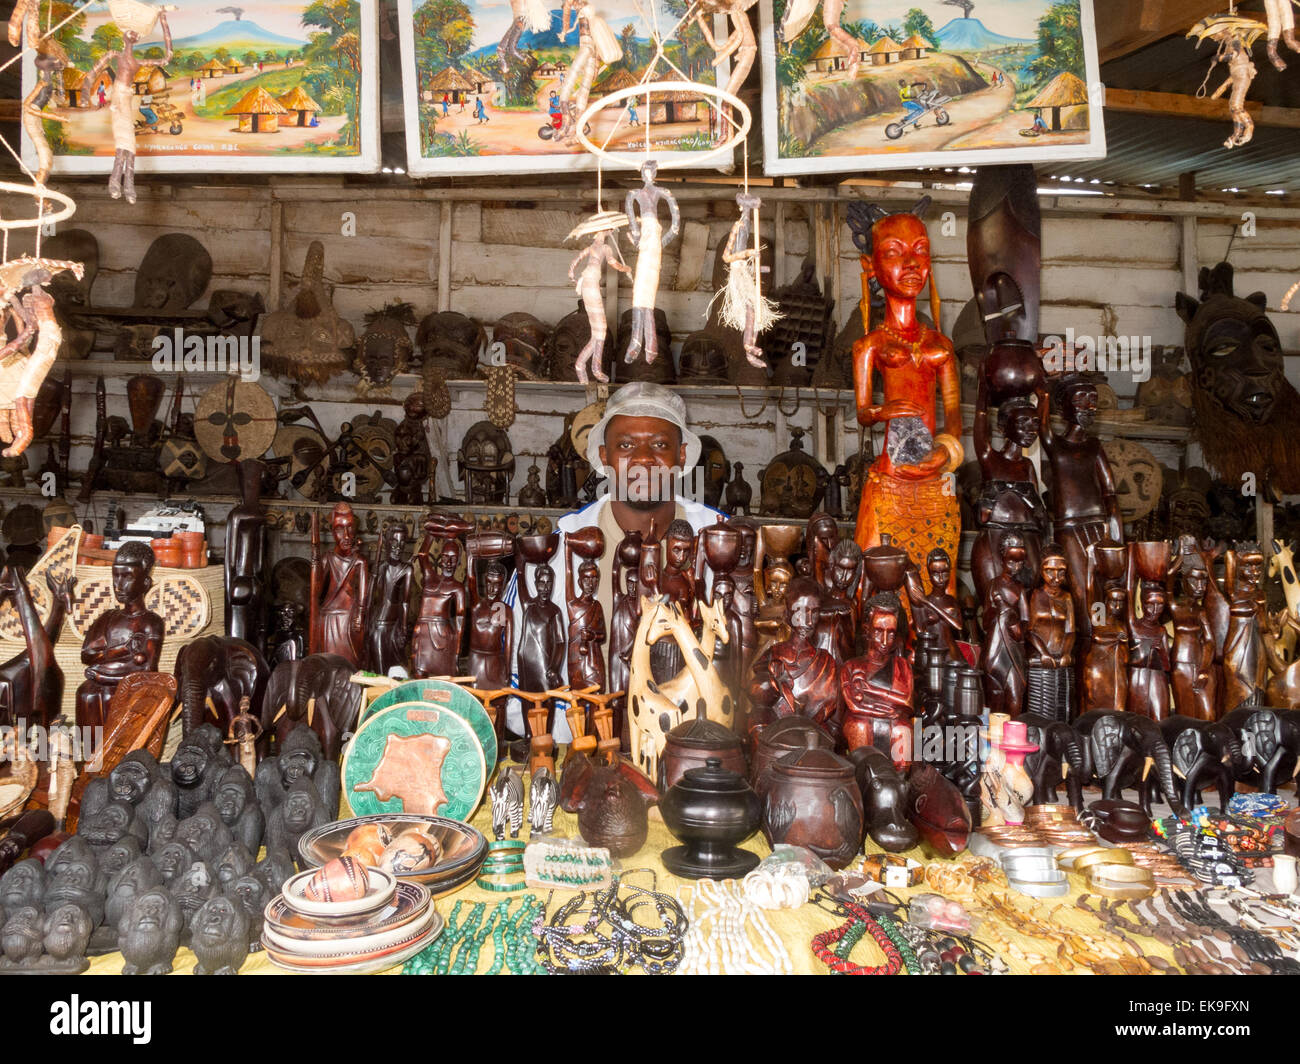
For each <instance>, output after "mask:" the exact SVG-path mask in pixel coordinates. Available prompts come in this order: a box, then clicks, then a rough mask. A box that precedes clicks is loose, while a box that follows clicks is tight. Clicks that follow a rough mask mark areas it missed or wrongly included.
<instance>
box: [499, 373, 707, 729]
mask: <svg viewBox="0 0 1300 1064" xmlns="http://www.w3.org/2000/svg"><path fill="white" fill-rule="evenodd" d="M699 457H700V438H699V436H697V435H696V434H695V433H694V432H692V431H691V430H690V429H689V428H687V427H686V403H685V402H684V401H683V400H682V398H681V396H679V395H677V393H675V392H673V391H672V390H670V389H668V388H665V387H664V386H663V385H662V384H652V383H649V382H643V381H634V382H633V383H631V384H625V385H623V387H622V388H620V389H619V390H618V391H616V392H615V393H614V394H613V395H611V396H610V398H609V402H608V403H607V404H606V405H605V414H604V416H603V417H602V418H601V419H600V420H599V421H598V422H596V424H595V425H594V426H592V429H591V434H590V435H589V436H588V437H587V461H588V462H589V463H590V464H591V468H592V469H593V470H595V472H596V474H597V475H598V476H601V477H604V478H605V482H604V485H603V487H604V491H603V492H602V493H601V495H600V496H599V497H598V498H597V499H596V501H595V502H593V503H590V504H588V505H587V506H584V507H583V508H582V509H581V510H575V511H574V512H573V513H569V514H565V515H564V516H563V517H561V518H560V519H559V520H558V521H557V522H556V530H557V531H558V532H559V533H560V546H559V549H558V550H557V551H556V552H555V557H554V558H553V559H552V560H551V569H552V570H553V572H554V574H555V584H554V587H555V592H554V595H555V602H556V604H557V605H558V606H559V607H560V608H561V609H562V610H563V609H564V608H565V603H564V587H565V582H564V563H565V537H566V536H567V535H568V534H569V533H571V532H576V531H578V530H579V529H581V528H589V527H591V526H595V527H597V528H599V529H600V530H601V531H602V532H604V534H605V553H604V555H603V556H602V557H601V558H600V560H599V564H600V585H599V587H598V589H597V592H596V598H597V601H599V602H600V604H601V607H602V609H603V610H604V611H605V623H606V625H607V626H608V624H609V620H610V618H611V617H612V616H613V608H614V586H613V581H614V576H613V574H614V551H615V550H616V549H617V548H618V545H619V543H620V542H621V541H622V539H623V537H624V536H625V535H627V533H629V532H640V533H641V536H642V539H643V540H644V541H645V542H656V541H658V540H661V539H663V536H664V533H665V532H666V531H667V530H668V526H669V525H671V524H672V523H673V522H674V521H678V520H680V521H685V522H686V523H687V524H689V525H690V526H691V529H692V530H693V531H695V532H699V531H700V530H701V529H703V528H705V527H707V526H708V525H712V524H714V523H716V522H717V521H718V519H719V518H722V519H724V520H725V519H726V515H725V514H723V513H721V511H719V510H715V509H714V508H713V507H711V506H706V505H705V504H704V503H701V502H695V501H693V500H692V499H689V498H684V497H682V496H679V495H678V484H679V481H682V480H684V479H686V478H688V477H690V476H691V474H692V471H693V470H694V469H695V463H696V462H697V461H698V459H699ZM577 561H579V559H575V564H576V562H577ZM531 575H532V574H530V577H531ZM574 580H575V585H576V582H577V573H576V572H575V574H574ZM506 601H507V602H509V603H510V604H511V605H512V606H513V608H514V610H515V630H516V631H518V630H519V626H520V625H521V624H522V612H523V609H522V604H521V602H520V601H519V594H518V589H517V588H516V587H515V584H514V581H513V580H512V581H511V585H510V588H509V591H508V592H507V594H506ZM512 665H513V663H512ZM509 723H510V725H511V727H512V729H513V730H515V731H522V730H523V722H522V716H521V715H520V710H519V708H518V706H517V704H514V703H513V700H512V705H511V708H510V714H509ZM555 732H556V739H557V741H559V742H566V741H567V740H568V738H569V734H568V727H567V722H566V721H565V720H564V718H563V716H562V715H557V717H556V723H555ZM561 733H562V734H561Z"/></svg>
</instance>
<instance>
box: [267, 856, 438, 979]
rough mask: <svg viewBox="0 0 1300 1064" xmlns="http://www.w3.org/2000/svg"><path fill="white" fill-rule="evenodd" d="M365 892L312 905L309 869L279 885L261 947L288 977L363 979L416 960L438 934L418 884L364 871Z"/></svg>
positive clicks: (429, 905)
mask: <svg viewBox="0 0 1300 1064" xmlns="http://www.w3.org/2000/svg"><path fill="white" fill-rule="evenodd" d="M367 873H368V875H369V877H370V889H369V890H368V891H367V892H366V896H365V897H364V898H360V899H357V900H354V901H329V902H325V901H317V900H313V899H312V898H310V897H309V896H308V895H307V893H306V892H305V889H304V888H305V887H306V884H307V880H308V879H310V878H311V877H312V875H314V874H315V871H314V869H313V870H308V871H306V872H301V873H299V874H298V875H296V876H294V877H293V878H291V879H290V880H288V882H286V883H285V885H284V892H283V893H282V894H277V895H276V896H275V897H274V898H273V899H272V900H271V902H270V903H269V904H268V905H267V907H266V912H265V914H264V915H265V923H264V925H263V928H262V945H263V947H264V948H265V949H266V955H267V957H269V958H270V960H271V962H272V963H273V964H275V965H276V966H277V967H280V968H284V969H285V970H286V971H291V972H305V973H319V974H334V975H342V974H352V975H362V974H365V973H368V972H379V971H383V970H384V969H386V968H392V967H393V966H394V965H398V964H401V963H402V962H403V961H405V960H407V959H409V958H410V957H413V956H415V954H417V953H419V952H420V950H422V949H424V947H425V946H427V945H428V944H429V943H430V942H432V941H433V940H434V939H435V938H437V937H438V935H439V934H441V933H442V928H443V919H442V916H441V915H439V913H438V911H437V910H436V909H435V908H434V907H433V896H432V895H431V894H430V892H429V890H428V888H426V887H424V886H423V885H422V884H420V883H410V882H398V878H397V877H396V876H394V875H392V874H390V873H388V872H384V871H381V870H380V869H377V868H371V869H368V870H367Z"/></svg>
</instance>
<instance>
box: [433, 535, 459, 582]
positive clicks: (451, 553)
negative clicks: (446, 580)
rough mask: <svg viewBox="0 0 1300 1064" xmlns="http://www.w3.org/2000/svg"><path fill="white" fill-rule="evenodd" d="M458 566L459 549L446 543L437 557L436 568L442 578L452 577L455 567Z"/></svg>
mask: <svg viewBox="0 0 1300 1064" xmlns="http://www.w3.org/2000/svg"><path fill="white" fill-rule="evenodd" d="M459 564H460V548H459V547H458V546H456V544H455V543H454V542H452V543H448V544H447V545H446V546H445V547H443V548H442V553H441V554H440V555H438V568H439V570H440V571H441V572H442V575H443V576H453V575H454V574H455V572H456V566H458V565H459Z"/></svg>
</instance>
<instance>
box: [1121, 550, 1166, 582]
mask: <svg viewBox="0 0 1300 1064" xmlns="http://www.w3.org/2000/svg"><path fill="white" fill-rule="evenodd" d="M1129 549H1130V550H1131V551H1132V552H1133V559H1134V564H1135V565H1136V566H1137V572H1138V576H1140V577H1141V578H1142V579H1143V580H1154V581H1156V582H1157V583H1163V582H1164V579H1165V577H1166V576H1168V575H1169V562H1170V559H1171V558H1172V557H1173V544H1171V543H1170V542H1169V541H1168V540H1154V541H1145V542H1142V543H1131V544H1129Z"/></svg>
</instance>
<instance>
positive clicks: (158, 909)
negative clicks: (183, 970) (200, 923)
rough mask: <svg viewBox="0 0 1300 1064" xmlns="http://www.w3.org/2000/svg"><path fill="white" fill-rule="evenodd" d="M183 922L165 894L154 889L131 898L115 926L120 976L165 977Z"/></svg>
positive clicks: (179, 913)
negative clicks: (122, 961)
mask: <svg viewBox="0 0 1300 1064" xmlns="http://www.w3.org/2000/svg"><path fill="white" fill-rule="evenodd" d="M183 926H184V920H183V919H182V917H181V910H180V906H179V905H178V904H177V902H176V901H175V900H174V899H173V898H172V897H171V895H170V894H168V893H167V891H165V890H163V889H161V888H158V887H155V888H154V889H152V890H147V891H145V892H144V893H143V894H139V895H137V896H136V897H135V898H133V899H132V901H131V904H130V905H129V906H128V907H127V910H126V912H125V913H124V914H123V915H122V919H121V920H120V921H119V923H118V925H117V937H118V942H119V943H120V948H121V950H122V959H123V960H125V961H126V963H125V964H124V965H123V966H122V974H123V975H168V974H169V973H170V972H171V970H172V960H173V959H174V958H175V956H176V950H177V948H178V947H179V946H180V940H181V929H182V927H183Z"/></svg>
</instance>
